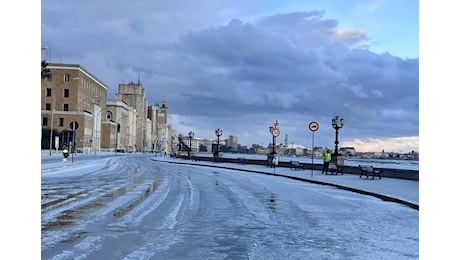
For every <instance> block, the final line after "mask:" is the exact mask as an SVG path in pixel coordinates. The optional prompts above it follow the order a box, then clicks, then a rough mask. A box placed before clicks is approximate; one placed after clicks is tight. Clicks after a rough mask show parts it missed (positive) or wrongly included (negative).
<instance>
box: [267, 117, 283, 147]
mask: <svg viewBox="0 0 460 260" xmlns="http://www.w3.org/2000/svg"><path fill="white" fill-rule="evenodd" d="M279 127H280V123H279V122H278V120H275V121H274V122H273V125H271V126H270V127H269V128H268V129H269V131H270V133H271V134H272V152H271V154H272V155H274V154H276V151H275V138H276V137H277V136H278V135H279Z"/></svg>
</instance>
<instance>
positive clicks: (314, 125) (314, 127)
mask: <svg viewBox="0 0 460 260" xmlns="http://www.w3.org/2000/svg"><path fill="white" fill-rule="evenodd" d="M308 128H309V129H310V131H312V132H315V131H316V130H318V129H319V125H318V123H316V122H315V121H313V122H310V124H309V125H308Z"/></svg>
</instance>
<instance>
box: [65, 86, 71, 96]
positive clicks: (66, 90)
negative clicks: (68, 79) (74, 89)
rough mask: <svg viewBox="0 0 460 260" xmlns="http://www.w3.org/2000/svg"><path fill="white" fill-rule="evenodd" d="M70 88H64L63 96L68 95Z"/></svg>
mask: <svg viewBox="0 0 460 260" xmlns="http://www.w3.org/2000/svg"><path fill="white" fill-rule="evenodd" d="M69 93H70V90H69V89H68V88H66V89H64V97H69Z"/></svg>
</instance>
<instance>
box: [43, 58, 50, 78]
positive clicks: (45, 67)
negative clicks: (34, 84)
mask: <svg viewBox="0 0 460 260" xmlns="http://www.w3.org/2000/svg"><path fill="white" fill-rule="evenodd" d="M50 74H51V72H50V69H49V68H48V62H46V60H42V79H46V78H49V76H50Z"/></svg>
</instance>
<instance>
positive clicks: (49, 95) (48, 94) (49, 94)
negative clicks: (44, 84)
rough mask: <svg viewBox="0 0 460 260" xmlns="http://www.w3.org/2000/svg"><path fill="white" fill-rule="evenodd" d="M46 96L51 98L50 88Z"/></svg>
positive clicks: (47, 89)
mask: <svg viewBox="0 0 460 260" xmlns="http://www.w3.org/2000/svg"><path fill="white" fill-rule="evenodd" d="M46 96H47V97H51V89H50V88H46Z"/></svg>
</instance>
